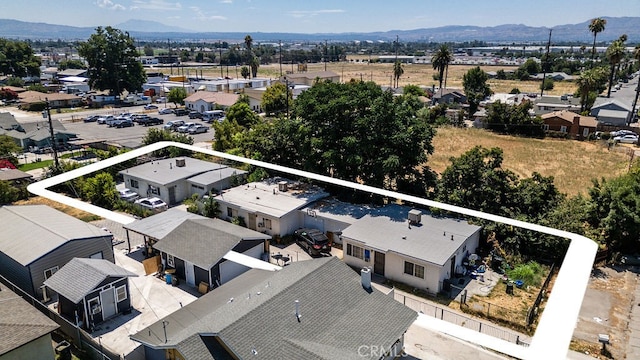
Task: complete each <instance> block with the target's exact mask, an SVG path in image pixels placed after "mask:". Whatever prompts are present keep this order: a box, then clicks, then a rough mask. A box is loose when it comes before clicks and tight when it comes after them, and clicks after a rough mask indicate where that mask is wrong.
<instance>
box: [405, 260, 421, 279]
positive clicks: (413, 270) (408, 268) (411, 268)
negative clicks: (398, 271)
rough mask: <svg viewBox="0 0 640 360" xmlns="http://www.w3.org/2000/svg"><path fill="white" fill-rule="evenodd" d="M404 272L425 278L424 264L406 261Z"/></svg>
mask: <svg viewBox="0 0 640 360" xmlns="http://www.w3.org/2000/svg"><path fill="white" fill-rule="evenodd" d="M404 273H405V274H407V275H411V276H415V277H419V278H420V279H424V266H422V265H416V264H414V263H412V262H408V261H405V262H404Z"/></svg>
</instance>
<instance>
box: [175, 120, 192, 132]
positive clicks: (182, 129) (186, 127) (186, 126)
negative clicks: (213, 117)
mask: <svg viewBox="0 0 640 360" xmlns="http://www.w3.org/2000/svg"><path fill="white" fill-rule="evenodd" d="M194 126H196V123H193V122H188V123H184V125H182V126H178V129H177V130H176V131H177V132H179V133H188V132H189V129H190V128H192V127H194Z"/></svg>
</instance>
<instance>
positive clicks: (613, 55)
mask: <svg viewBox="0 0 640 360" xmlns="http://www.w3.org/2000/svg"><path fill="white" fill-rule="evenodd" d="M624 52H625V49H624V43H623V42H622V41H621V39H618V40H615V41H614V42H613V43H611V45H609V47H608V48H607V52H606V53H605V55H606V56H607V59H609V65H610V66H611V72H610V73H609V90H608V91H607V97H611V87H612V86H613V75H614V73H615V71H616V65H617V64H618V63H619V62H620V61H621V60H622V58H623V57H624Z"/></svg>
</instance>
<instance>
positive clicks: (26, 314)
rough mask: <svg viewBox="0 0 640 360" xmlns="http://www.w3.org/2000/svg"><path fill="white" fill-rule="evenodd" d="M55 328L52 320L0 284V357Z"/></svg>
mask: <svg viewBox="0 0 640 360" xmlns="http://www.w3.org/2000/svg"><path fill="white" fill-rule="evenodd" d="M57 328H58V324H56V323H55V322H53V320H51V319H49V318H48V317H47V316H45V315H44V314H42V313H41V312H40V311H38V310H37V309H36V308H34V307H33V306H31V305H29V303H28V302H26V301H24V300H23V299H22V298H21V297H20V296H18V295H17V294H16V293H14V292H13V291H11V290H9V288H7V287H6V286H5V285H4V284H0V334H2V336H0V357H1V356H2V355H4V354H6V353H8V352H9V351H11V350H14V349H16V348H18V347H20V346H22V345H25V344H27V343H29V342H31V341H32V340H35V339H38V338H39V337H41V336H44V335H46V334H48V333H50V332H52V331H54V330H55V329H57Z"/></svg>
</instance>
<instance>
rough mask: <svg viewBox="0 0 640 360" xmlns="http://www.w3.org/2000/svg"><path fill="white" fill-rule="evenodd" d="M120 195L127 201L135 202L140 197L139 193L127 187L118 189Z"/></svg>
mask: <svg viewBox="0 0 640 360" xmlns="http://www.w3.org/2000/svg"><path fill="white" fill-rule="evenodd" d="M118 195H119V196H120V199H122V200H124V201H127V202H134V201H136V200H137V199H138V198H139V197H140V195H138V194H137V193H135V192H133V191H131V190H130V189H126V188H125V189H120V190H118Z"/></svg>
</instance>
